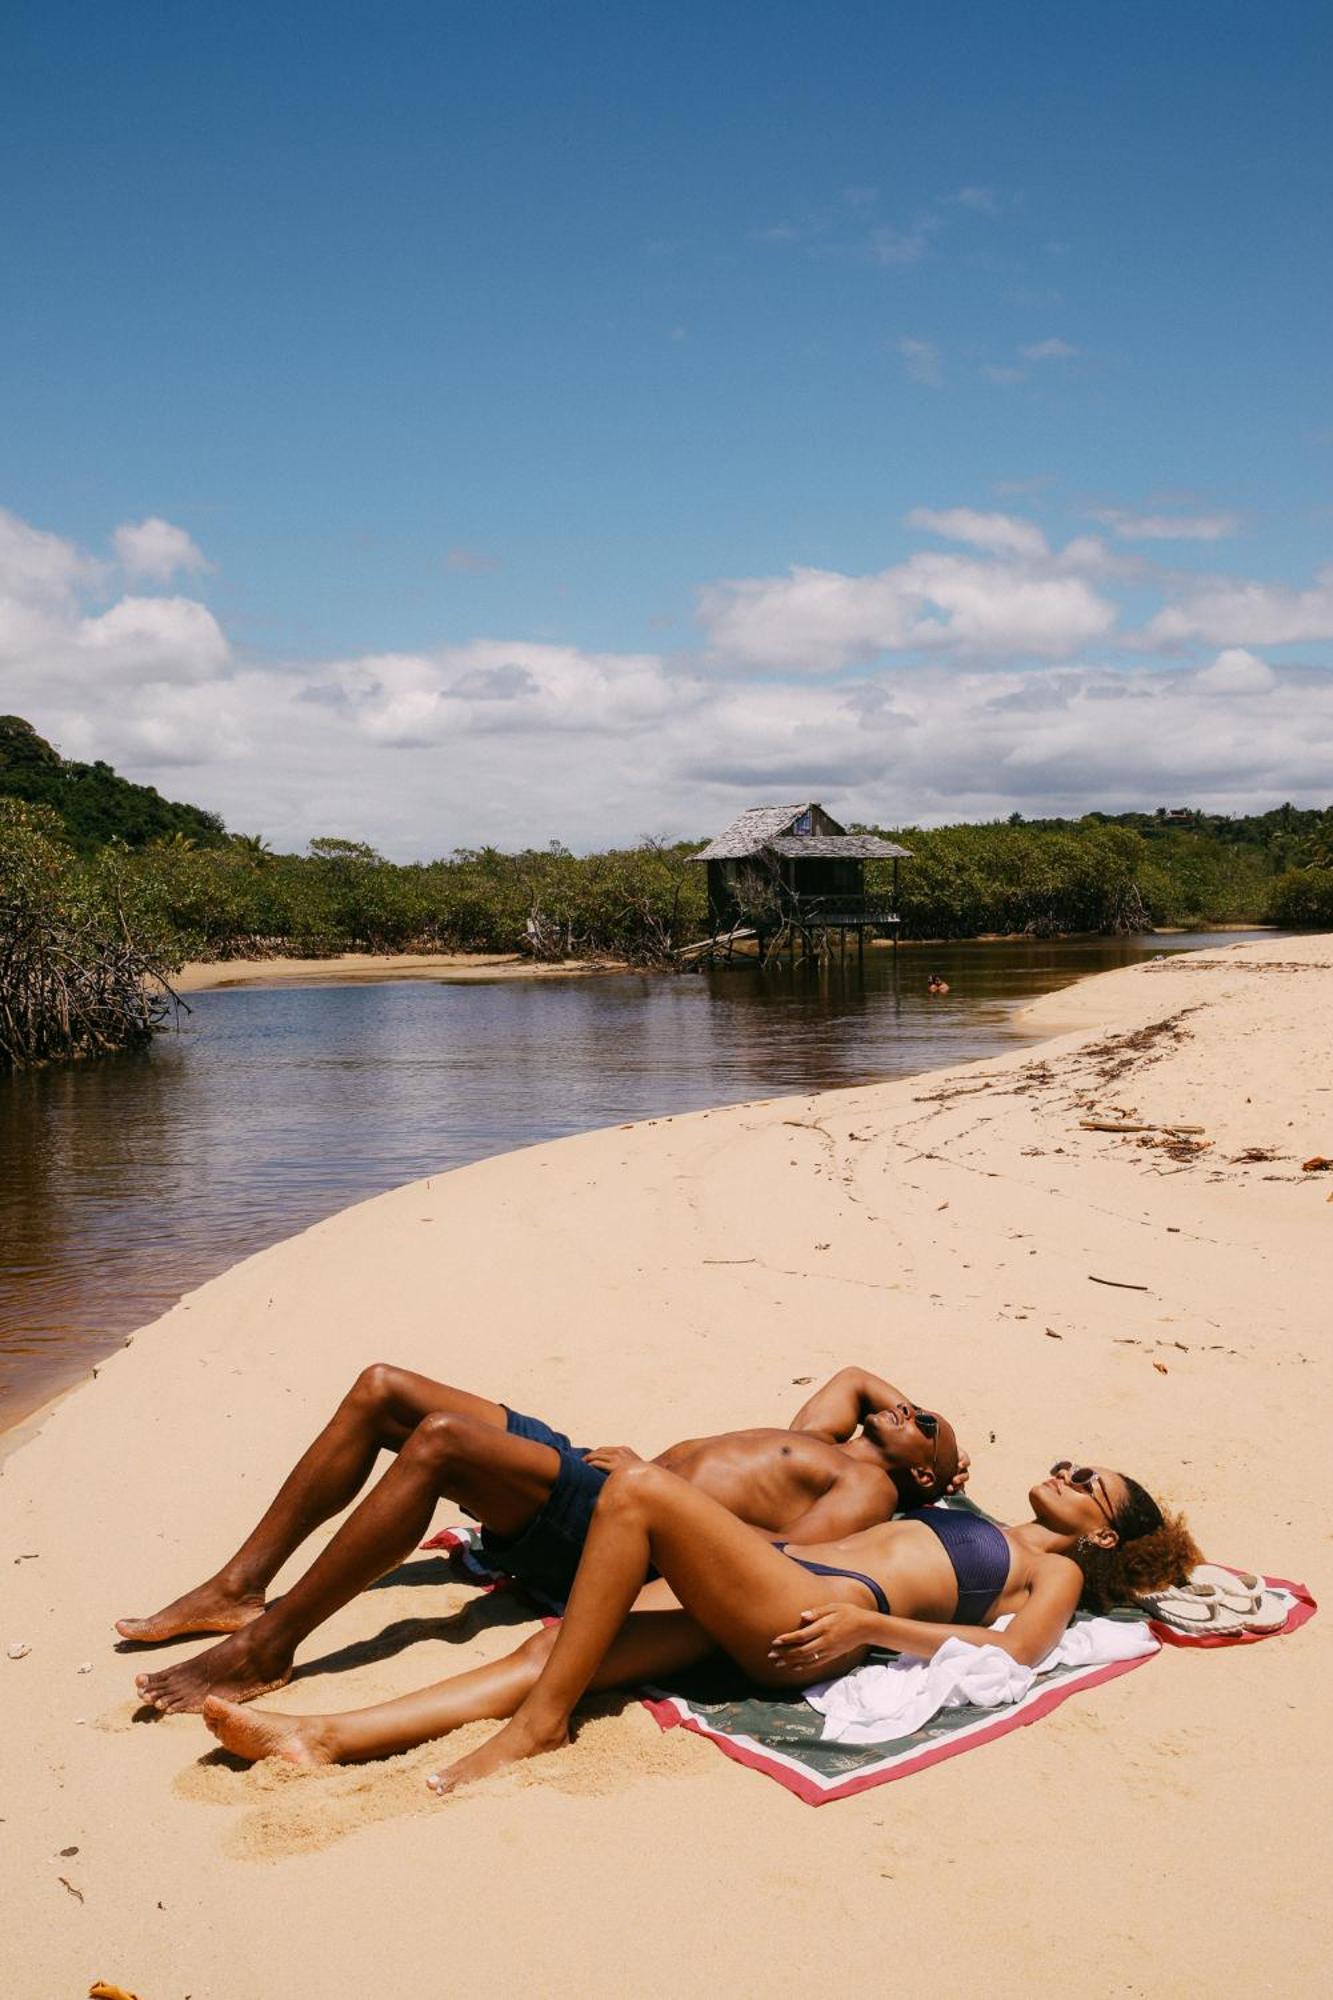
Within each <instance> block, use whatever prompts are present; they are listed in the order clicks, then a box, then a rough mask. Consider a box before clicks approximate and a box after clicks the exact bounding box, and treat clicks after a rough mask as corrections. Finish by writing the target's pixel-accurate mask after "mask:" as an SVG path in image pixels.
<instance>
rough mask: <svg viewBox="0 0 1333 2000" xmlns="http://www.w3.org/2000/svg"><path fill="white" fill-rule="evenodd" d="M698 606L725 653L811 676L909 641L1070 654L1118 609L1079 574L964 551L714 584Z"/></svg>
mask: <svg viewBox="0 0 1333 2000" xmlns="http://www.w3.org/2000/svg"><path fill="white" fill-rule="evenodd" d="M964 511H965V510H964ZM978 518H984V517H978ZM700 614H701V616H702V619H703V622H704V625H705V626H706V628H707V630H708V635H709V639H710V641H711V643H712V646H713V648H714V650H715V652H716V653H717V654H718V656H719V657H721V658H722V659H724V660H731V661H734V662H737V663H739V664H742V665H746V666H750V667H767V668H769V669H779V670H783V671H788V672H790V671H792V670H796V671H805V672H810V673H829V672H836V671H837V670H838V669H840V668H843V667H846V666H849V665H851V664H852V663H853V662H856V661H865V660H869V659H873V658H875V657H876V656H877V655H879V654H881V653H884V652H893V651H903V650H913V651H916V650H923V651H951V652H956V653H960V654H968V653H975V654H979V655H990V656H993V657H1007V656H1010V655H1013V654H1025V653H1026V654H1036V655H1037V656H1038V657H1040V658H1049V659H1061V658H1065V657H1067V656H1068V655H1070V654H1072V653H1074V652H1076V651H1077V650H1078V649H1079V647H1081V646H1084V645H1087V644H1089V643H1091V642H1092V641H1093V640H1096V639H1101V638H1103V637H1105V635H1106V634H1107V633H1108V632H1109V631H1110V630H1111V627H1112V626H1113V625H1114V623H1115V617H1116V612H1115V606H1114V605H1112V604H1110V603H1108V602H1107V601H1106V600H1105V599H1104V598H1101V597H1099V596H1098V595H1097V593H1096V592H1095V591H1094V590H1093V589H1092V588H1091V586H1090V585H1089V584H1088V583H1086V582H1085V581H1084V580H1083V579H1082V578H1081V577H1077V576H1059V575H1054V574H1051V573H1049V572H1048V571H1044V570H1043V571H1039V570H1036V569H1032V568H1029V567H1027V566H1025V565H1023V564H1020V563H1017V562H1000V561H995V562H982V561H978V560H976V559H975V558H973V557H969V556H954V555H917V556H912V557H911V558H910V559H909V560H908V561H907V562H905V563H900V564H898V565H896V566H895V567H894V568H892V569H886V570H881V571H880V572H879V573H878V574H877V575H873V576H844V575H843V574H842V573H841V572H840V571H837V570H816V569H793V570H792V571H791V573H790V574H789V575H788V576H785V577H757V578H744V579H739V580H733V581H730V582H723V583H718V584H713V585H710V586H709V587H707V588H706V589H705V590H703V591H702V592H701V593H700Z"/></svg>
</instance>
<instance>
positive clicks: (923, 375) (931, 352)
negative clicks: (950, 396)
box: [898, 334, 944, 389]
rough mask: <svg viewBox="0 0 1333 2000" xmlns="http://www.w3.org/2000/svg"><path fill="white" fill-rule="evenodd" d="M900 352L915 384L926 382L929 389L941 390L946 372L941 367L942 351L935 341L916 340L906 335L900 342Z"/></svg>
mask: <svg viewBox="0 0 1333 2000" xmlns="http://www.w3.org/2000/svg"><path fill="white" fill-rule="evenodd" d="M898 352H899V354H901V355H902V357H903V366H904V367H905V368H906V370H907V373H908V375H909V376H910V377H911V379H912V381H913V382H924V383H925V385H926V387H927V388H929V389H938V388H939V386H940V384H941V382H942V381H943V380H944V370H943V368H942V367H941V365H940V350H939V348H938V347H936V345H935V343H934V341H933V340H916V339H913V338H912V337H911V336H909V335H906V334H905V335H904V336H903V338H902V339H901V340H900V341H899V342H898Z"/></svg>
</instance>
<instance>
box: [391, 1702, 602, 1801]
mask: <svg viewBox="0 0 1333 2000" xmlns="http://www.w3.org/2000/svg"><path fill="white" fill-rule="evenodd" d="M568 1741H569V1730H568V1729H567V1728H565V1729H560V1728H554V1729H543V1728H542V1727H541V1726H540V1725H538V1724H536V1723H533V1722H526V1721H524V1719H523V1717H522V1716H519V1715H516V1716H514V1717H513V1719H512V1720H511V1721H509V1722H506V1724H505V1726H504V1728H503V1729H502V1730H500V1732H499V1734H498V1735H496V1736H492V1738H491V1740H490V1742H489V1743H483V1744H482V1746H481V1748H480V1750H474V1751H473V1752H472V1754H471V1756H470V1757H460V1758H459V1760H458V1762H457V1763H456V1764H446V1765H445V1768H444V1769H443V1770H442V1771H433V1772H432V1773H431V1775H430V1777H429V1778H427V1780H426V1783H427V1784H428V1785H429V1786H430V1788H431V1790H432V1791H433V1792H437V1793H438V1794H439V1796H440V1797H441V1798H444V1797H446V1796H447V1794H448V1793H450V1792H456V1791H458V1790H459V1789H460V1788H461V1787H462V1786H463V1785H475V1784H476V1782H477V1780H478V1779H479V1778H491V1777H494V1775H495V1773H496V1772H497V1771H503V1770H504V1769H505V1768H506V1767H507V1766H508V1765H510V1764H521V1763H522V1762H523V1760H524V1759H525V1758H527V1757H544V1756H545V1755H546V1754H547V1752H548V1751H551V1750H562V1749H563V1748H564V1747H565V1745H566V1744H567V1743H568Z"/></svg>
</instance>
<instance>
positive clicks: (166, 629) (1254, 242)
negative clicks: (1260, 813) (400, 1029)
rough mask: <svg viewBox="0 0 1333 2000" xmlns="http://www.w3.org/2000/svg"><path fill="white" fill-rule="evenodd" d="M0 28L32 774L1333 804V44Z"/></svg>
mask: <svg viewBox="0 0 1333 2000" xmlns="http://www.w3.org/2000/svg"><path fill="white" fill-rule="evenodd" d="M8 18H9V20H10V23H11V25H10V26H9V28H8V29H7V31H6V46H5V51H4V61H3V64H2V65H0V68H2V69H3V81H0V166H3V172H4V185H5V187H6V190H7V201H6V227H5V235H6V249H5V258H4V261H5V268H6V271H7V274H8V280H9V282H8V285H7V291H8V294H9V303H8V310H7V311H6V313H5V315H4V318H3V322H2V323H0V508H3V509H4V510H6V512H5V516H4V522H5V527H4V531H3V532H0V705H3V706H4V707H5V708H8V709H17V710H18V711H19V712H21V713H25V714H28V715H29V716H30V718H31V719H32V720H33V721H34V722H35V723H36V724H37V726H38V727H39V728H42V729H43V730H44V733H47V734H49V735H51V736H52V737H53V738H54V739H55V740H56V741H57V742H59V743H60V744H61V747H62V748H64V749H65V750H66V751H67V753H68V754H77V755H90V754H103V755H108V756H111V757H113V758H114V759H115V761H116V762H117V763H118V764H120V765H121V766H122V767H123V768H125V769H127V770H131V771H133V772H134V774H135V775H138V776H143V777H147V778H149V779H151V781H152V782H155V783H158V784H159V785H161V786H162V788H163V789H164V790H167V791H170V792H172V793H174V794H175V795H177V796H188V797H192V798H198V799H200V800H201V801H202V802H204V803H208V804H212V805H215V806H217V807H218V808H219V809H220V810H222V811H223V812H224V813H225V814H226V816H227V817H228V819H229V821H230V822H231V823H233V824H238V825H243V826H246V827H249V828H258V827H262V828H263V830H265V831H266V832H268V833H269V834H270V837H273V838H277V839H279V840H281V841H283V842H284V843H291V844H298V843H299V842H301V841H303V840H304V839H306V838H308V837H309V836H310V835H312V834H318V833H322V832H330V831H337V832H341V833H348V834H356V835H360V836H362V837H366V838H372V839H375V840H377V841H379V842H381V843H382V844H383V845H385V847H386V848H387V849H388V850H389V851H393V852H397V853H404V854H406V853H418V852H419V853H430V852H438V851H441V850H442V849H443V848H445V847H447V846H449V845H451V844H453V843H454V842H455V841H459V842H470V841H472V840H475V839H482V838H486V839H495V840H498V841H501V842H505V843H510V842H516V841H520V840H528V839H533V840H544V839H545V838H547V837H548V836H551V835H560V836H562V837H564V838H566V839H569V840H571V842H572V843H573V844H576V845H587V844H594V843H596V842H598V841H600V840H604V839H605V840H609V839H613V838H627V837H632V836H633V835H634V834H636V833H639V832H642V831H645V830H649V829H655V830H661V831H669V832H677V831H681V832H683V831H695V830H698V831H707V830H709V829H710V828H711V827H712V826H713V825H714V824H715V823H716V822H717V820H718V819H719V818H720V817H722V816H725V814H726V812H728V811H730V810H731V809H732V808H733V807H739V805H741V804H744V803H747V802H751V801H753V800H758V799H762V798H764V797H766V796H768V795H770V794H773V795H784V794H787V793H791V794H792V795H794V796H800V795H802V794H803V793H804V792H805V791H806V790H807V789H809V790H812V791H813V790H816V789H818V790H819V791H820V792H821V793H824V794H828V795H829V798H830V803H833V804H834V805H835V809H836V807H837V806H841V807H842V808H843V809H845V810H846V811H848V812H857V813H863V814H865V815H866V816H873V817H878V818H887V819H904V818H908V817H916V816H924V817H928V818H934V819H939V818H947V817H953V816H955V815H958V816H961V815H967V816H981V815H984V814H987V813H989V812H992V811H1000V810H1009V809H1012V808H1013V807H1014V806H1018V807H1019V808H1020V809H1024V810H1032V811H1035V810H1039V809H1046V808H1050V809H1055V810H1072V811H1077V810H1080V809H1082V808H1083V807H1084V806H1088V805H1108V806H1114V805H1121V804H1126V805H1127V804H1138V803H1158V802H1161V798H1160V797H1159V795H1165V794H1166V793H1169V794H1170V795H1171V796H1172V798H1173V799H1175V798H1176V797H1177V795H1179V797H1180V798H1182V799H1183V798H1189V799H1190V800H1192V801H1194V802H1200V803H1202V802H1208V803H1213V804H1217V805H1221V806H1224V807H1225V806H1231V807H1241V806H1250V805H1254V804H1259V803H1275V802H1277V800H1278V799H1279V798H1281V797H1285V796H1288V795H1290V796H1293V797H1296V796H1303V797H1307V798H1312V799H1317V800H1318V802H1320V803H1322V802H1324V801H1325V800H1326V799H1327V798H1328V797H1330V796H1333V781H1331V780H1330V778H1329V777H1328V776H1327V775H1326V774H1327V773H1328V772H1329V771H1330V770H1333V762H1331V761H1330V756H1329V754H1328V753H1329V752H1330V750H1331V749H1333V695H1331V693H1330V687H1331V685H1333V683H1331V681H1330V662H1331V661H1333V651H1331V650H1330V641H1331V640H1333V573H1327V574H1324V575H1323V576H1322V577H1321V570H1322V569H1324V566H1327V565H1328V564H1329V563H1330V559H1331V558H1333V546H1331V544H1333V533H1331V532H1330V529H1331V525H1333V509H1331V508H1330V504H1329V502H1330V496H1329V490H1328V489H1329V475H1330V472H1331V471H1333V391H1331V390H1330V371H1329V367H1328V359H1327V357H1328V354H1329V351H1330V333H1331V332H1333V329H1331V328H1330V282H1329V280H1330V248H1329V234H1328V226H1327V217H1328V214H1329V211H1330V153H1331V150H1333V149H1331V147H1330V141H1329V137H1328V124H1329V121H1328V113H1327V106H1328V103H1329V101H1330V95H1331V94H1333V89H1331V87H1333V62H1331V61H1330V53H1331V51H1333V23H1331V21H1330V16H1329V12H1328V9H1327V7H1325V6H1316V5H1307V4H1304V0H1295V4H1288V5H1285V6H1283V7H1282V8H1281V9H1277V10H1271V11H1270V10H1260V9H1257V8H1255V7H1254V6H1253V5H1239V4H1233V0H1221V4H1216V0H1215V4H1209V5H1195V4H1173V5H1169V6H1166V7H1163V6H1161V5H1160V4H1159V5H1155V6H1148V5H1138V4H1126V5H1121V6H1118V7H1116V8H1113V9H1102V10H1095V11H1094V10H1092V9H1083V8H1071V7H1069V6H1067V5H1041V4H1037V5H1026V6H1022V7H1010V8H1001V7H998V6H996V5H993V4H988V5H954V6H950V5H942V4H937V5H934V6H924V5H922V6H918V5H910V6H906V5H905V6H894V5H887V4H880V5H876V6H868V5H854V6H836V5H834V6H831V7H825V8H821V9H818V10H817V9H814V8H813V7H801V6H792V5H766V6H763V7H759V6H750V7H738V8H732V9H729V10H723V9H717V8H715V7H712V8H707V9H705V8H703V7H701V6H696V5H673V6H671V7H669V8H668V7H665V6H639V5H621V6H618V7H610V6H591V5H558V4H549V0H548V4H545V5H536V4H528V5H495V6H491V7H489V8H485V9H476V8H474V9H466V8H463V7H459V6H454V5H447V4H440V0H435V4H401V5H393V4H389V5H386V6H383V7H381V8H380V9H378V10H376V12H375V14H374V15H373V16H372V15H371V13H370V10H368V9H364V8H359V7H348V6H329V5H324V6H321V7H318V8H316V7H314V6H307V5H296V6H279V7H272V6H269V7H263V8H260V7H252V6H246V5H232V6H230V7H228V8H226V9H220V8H205V7H203V6H198V5H181V6H178V7H174V8H148V7H144V6H142V5H140V6H134V7H130V6H125V5H117V4H113V5H103V6H99V7H96V8H94V7H92V6H83V5H77V6H76V5H64V4H60V0H49V4H45V5H42V6H41V7H37V6H27V7H22V6H21V7H19V8H18V9H17V10H15V11H12V12H11V14H10V16H9V17H8ZM1006 524H1007V525H1006ZM6 607H7V608H6ZM108 621H109V622H108ZM1219 662H1221V664H1220V665H1219ZM1210 676H1211V678H1209V677H1210ZM1201 677H1202V678H1201ZM1113 708H1114V709H1115V711H1116V714H1117V717H1118V718H1119V720H1118V722H1117V725H1116V727H1115V728H1110V729H1108V727H1107V726H1106V725H1107V717H1108V715H1109V713H1110V711H1111V710H1112V709H1113ZM1023 718H1027V719H1026V720H1024V719H1023ZM1145 743H1147V744H1150V745H1151V754H1150V755H1148V756H1147V757H1144V756H1143V755H1141V754H1139V753H1140V752H1141V751H1142V749H1143V746H1144V745H1145ZM1288 745H1289V750H1288V748H1287V747H1285V746H1288ZM983 746H984V747H983Z"/></svg>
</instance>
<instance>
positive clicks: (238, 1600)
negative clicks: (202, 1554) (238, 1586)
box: [116, 1577, 264, 1646]
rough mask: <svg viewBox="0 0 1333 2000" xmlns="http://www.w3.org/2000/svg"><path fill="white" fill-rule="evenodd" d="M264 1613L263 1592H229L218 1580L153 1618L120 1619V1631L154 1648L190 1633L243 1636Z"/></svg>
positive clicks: (215, 1579)
mask: <svg viewBox="0 0 1333 2000" xmlns="http://www.w3.org/2000/svg"><path fill="white" fill-rule="evenodd" d="M263 1609H264V1593H263V1591H262V1590H248V1591H234V1590H228V1588H227V1586H226V1584H225V1583H223V1582H222V1581H221V1580H220V1579H219V1578H218V1577H210V1578H209V1580H208V1582H207V1583H201V1584H200V1585H199V1588H198V1589H197V1590H187V1591H186V1593H185V1595H184V1597H178V1598H176V1599H175V1600H174V1601H173V1602H172V1603H170V1604H164V1605H163V1607H162V1609H161V1610H160V1611H155V1612H154V1613H153V1615H152V1617H151V1618H118V1619H117V1620H116V1630H117V1632H119V1634H120V1636H121V1638H122V1639H132V1640H134V1641H135V1643H136V1644H138V1645H141V1646H153V1645H159V1644H160V1643H161V1642H162V1640H163V1639H182V1638H184V1637H185V1636H186V1634H187V1633H190V1632H239V1631H240V1629H241V1627H242V1626H243V1625H250V1624H253V1622H254V1620H255V1619H256V1618H258V1616H259V1614H260V1612H261V1611H262V1610H263Z"/></svg>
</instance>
